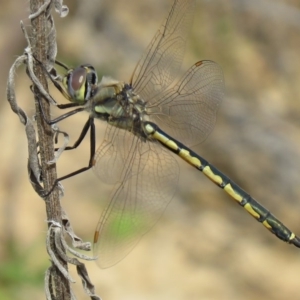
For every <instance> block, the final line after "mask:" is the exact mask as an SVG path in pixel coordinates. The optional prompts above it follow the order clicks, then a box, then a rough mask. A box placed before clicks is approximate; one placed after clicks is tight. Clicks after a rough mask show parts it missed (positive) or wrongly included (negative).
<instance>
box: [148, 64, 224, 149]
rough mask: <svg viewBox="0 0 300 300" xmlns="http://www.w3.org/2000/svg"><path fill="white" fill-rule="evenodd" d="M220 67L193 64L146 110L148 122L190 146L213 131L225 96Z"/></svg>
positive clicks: (216, 65)
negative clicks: (148, 115) (149, 120)
mask: <svg viewBox="0 0 300 300" xmlns="http://www.w3.org/2000/svg"><path fill="white" fill-rule="evenodd" d="M224 89H225V88H224V77H223V72H222V69H221V67H220V66H219V65H218V64H216V63H215V62H213V61H209V60H204V61H199V62H197V63H196V64H194V65H193V66H192V67H191V68H190V69H189V70H188V71H187V72H186V73H185V74H184V76H183V77H182V79H181V80H180V81H179V82H178V83H177V84H176V85H175V86H174V87H173V88H171V89H169V90H167V91H165V92H164V93H162V94H161V95H159V96H158V97H157V98H156V102H155V103H154V102H153V103H150V104H148V106H147V111H148V112H149V114H150V115H151V117H150V118H151V121H152V122H154V123H157V124H158V125H159V126H160V127H161V128H162V129H163V130H165V131H166V132H167V133H168V134H170V135H171V136H173V137H174V138H176V139H178V140H179V141H181V142H183V143H185V144H186V145H187V146H193V145H197V144H199V143H201V142H202V141H203V140H204V139H205V138H206V137H207V136H208V135H209V134H210V132H211V131H212V129H213V127H214V124H215V121H216V113H217V110H218V108H219V106H220V103H221V101H222V98H223V96H224Z"/></svg>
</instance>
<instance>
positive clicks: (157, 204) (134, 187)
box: [94, 138, 179, 268]
mask: <svg viewBox="0 0 300 300" xmlns="http://www.w3.org/2000/svg"><path fill="white" fill-rule="evenodd" d="M136 140H138V142H137V143H136V144H135V149H134V151H132V152H130V153H129V154H128V158H127V159H128V160H129V161H130V163H131V165H127V166H126V168H125V169H123V173H122V177H123V181H122V182H121V183H117V184H116V186H115V188H114V191H113V196H112V198H111V201H110V203H109V204H108V206H107V207H106V209H105V210H104V212H103V214H102V216H101V218H100V220H99V223H98V225H97V228H96V232H95V239H94V254H95V255H97V256H98V260H97V263H98V265H99V266H100V267H101V268H108V267H110V266H112V265H114V264H116V263H117V262H119V261H120V260H122V259H123V258H124V257H125V256H127V255H128V253H129V252H130V251H131V250H132V249H133V248H134V246H135V245H136V244H137V243H138V241H139V240H140V238H141V237H142V236H143V235H144V234H145V233H146V232H147V231H148V230H150V229H151V227H152V226H153V225H154V224H155V223H156V221H157V220H158V219H159V218H160V216H161V215H162V213H163V211H164V210H165V208H166V206H167V204H168V203H169V201H170V200H171V199H172V197H173V195H174V193H175V191H176V186H177V182H178V174H179V167H178V164H177V162H176V160H175V158H174V157H173V155H172V154H171V153H169V151H168V150H166V149H164V148H163V147H161V145H160V144H158V143H157V142H148V143H144V142H142V141H141V140H140V139H138V138H136ZM141 166H142V169H141V170H140V167H141Z"/></svg>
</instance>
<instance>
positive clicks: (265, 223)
mask: <svg viewBox="0 0 300 300" xmlns="http://www.w3.org/2000/svg"><path fill="white" fill-rule="evenodd" d="M262 224H263V225H264V226H265V227H266V228H267V229H269V230H271V229H272V226H271V225H270V224H269V223H268V220H265V221H263V222H262Z"/></svg>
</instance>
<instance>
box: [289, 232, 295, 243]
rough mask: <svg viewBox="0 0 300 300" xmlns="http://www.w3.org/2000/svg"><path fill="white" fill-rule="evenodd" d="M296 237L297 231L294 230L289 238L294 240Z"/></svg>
mask: <svg viewBox="0 0 300 300" xmlns="http://www.w3.org/2000/svg"><path fill="white" fill-rule="evenodd" d="M295 237H296V235H295V233H294V232H292V234H291V236H290V238H289V241H292V240H293V239H294V238H295Z"/></svg>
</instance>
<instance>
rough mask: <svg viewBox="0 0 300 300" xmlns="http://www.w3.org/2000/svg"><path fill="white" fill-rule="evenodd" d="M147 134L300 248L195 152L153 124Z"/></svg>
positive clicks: (293, 237)
mask: <svg viewBox="0 0 300 300" xmlns="http://www.w3.org/2000/svg"><path fill="white" fill-rule="evenodd" d="M145 130H146V132H147V133H148V134H149V135H151V136H152V137H153V138H154V139H156V140H157V141H159V142H160V143H161V144H162V145H163V146H164V147H166V148H168V149H169V150H171V151H172V152H174V153H175V154H177V155H178V156H180V157H181V158H182V159H183V160H185V161H186V162H187V163H189V164H190V165H192V166H194V167H195V168H197V169H198V170H199V171H201V172H202V173H203V174H204V175H205V176H206V177H208V178H209V179H210V180H211V181H212V182H214V183H215V184H216V185H217V186H219V187H220V188H222V189H223V190H224V191H225V192H226V193H227V194H228V195H229V196H230V197H231V198H232V199H234V200H235V201H236V202H237V203H238V204H239V205H241V206H242V207H243V208H244V209H245V210H246V211H247V212H248V213H249V214H250V215H251V216H252V217H254V218H255V219H256V220H257V221H258V222H260V223H262V224H263V225H264V227H266V228H267V229H268V230H269V231H270V232H272V233H273V234H275V235H276V236H277V237H278V238H279V239H281V240H282V241H284V242H287V243H289V244H293V245H295V246H296V247H299V248H300V238H299V237H297V236H296V235H295V234H294V233H293V232H292V231H290V230H289V229H288V228H287V227H286V226H285V225H284V224H283V223H282V222H280V221H279V220H278V219H277V218H276V217H275V216H274V215H273V214H272V213H271V212H270V211H268V210H267V209H266V208H264V207H263V206H262V205H261V204H260V203H259V202H257V201H256V200H255V199H254V198H253V197H251V196H250V195H249V194H248V193H246V192H245V191H244V190H243V189H242V188H240V187H239V186H238V185H237V184H236V183H234V182H233V181H232V180H231V179H229V178H228V177H227V176H226V175H224V174H223V173H222V172H221V171H219V170H218V169H217V168H216V167H214V166H213V165H211V164H210V163H209V162H208V161H207V160H205V159H204V158H202V157H201V156H200V155H198V154H196V153H195V152H194V151H192V150H191V149H189V148H188V147H186V146H184V145H183V144H182V143H180V142H178V141H177V140H175V139H173V138H172V137H171V136H169V135H167V134H166V133H165V132H163V131H162V130H160V128H159V127H158V126H157V125H155V124H154V123H151V122H146V123H145Z"/></svg>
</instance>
